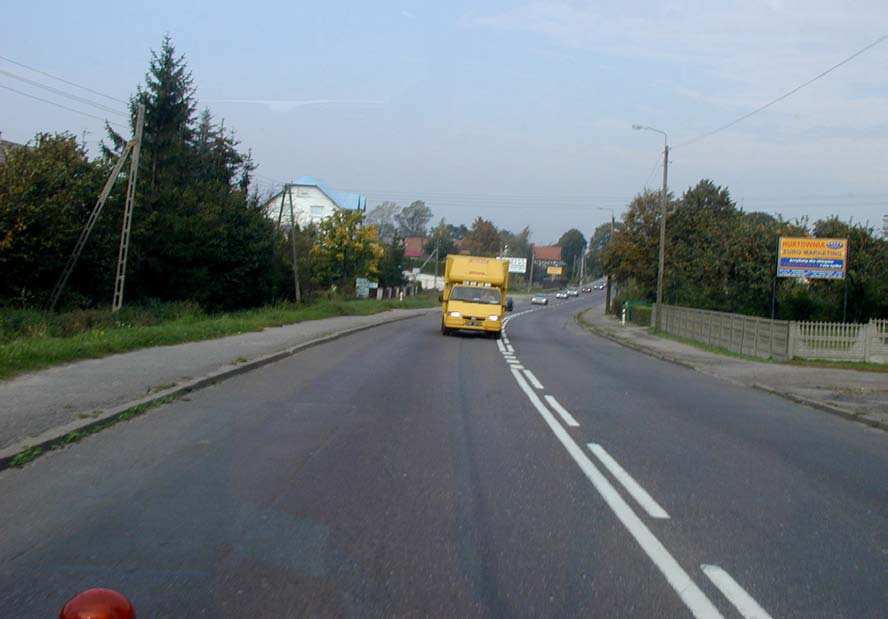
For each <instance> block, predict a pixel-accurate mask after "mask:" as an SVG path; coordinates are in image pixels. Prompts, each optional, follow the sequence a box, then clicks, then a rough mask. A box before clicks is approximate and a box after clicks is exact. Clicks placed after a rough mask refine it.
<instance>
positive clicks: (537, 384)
mask: <svg viewBox="0 0 888 619" xmlns="http://www.w3.org/2000/svg"><path fill="white" fill-rule="evenodd" d="M524 375H525V376H527V380H529V381H530V384H531V385H533V386H534V387H536V388H537V389H542V388H543V383H541V382H540V381H539V379H538V378H537V377H536V376H534V375H533V372H531V371H530V370H524Z"/></svg>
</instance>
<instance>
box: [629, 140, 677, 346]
mask: <svg viewBox="0 0 888 619" xmlns="http://www.w3.org/2000/svg"><path fill="white" fill-rule="evenodd" d="M632 128H633V129H635V130H636V131H654V132H656V133H660V134H662V135H663V193H662V195H661V196H660V258H659V263H658V265H657V312H656V314H655V316H654V328H656V329H658V330H659V329H660V314H662V312H661V311H660V307H661V306H662V303H663V270H664V267H665V262H666V200H667V198H666V191H667V189H666V188H667V178H668V174H669V135H668V134H667V133H666V132H665V131H661V130H659V129H655V128H654V127H648V126H647V125H632Z"/></svg>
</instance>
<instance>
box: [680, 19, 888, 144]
mask: <svg viewBox="0 0 888 619" xmlns="http://www.w3.org/2000/svg"><path fill="white" fill-rule="evenodd" d="M886 39H888V34H885V35H882V36H880V37H879V38H878V39H876V40H875V41H873V42H872V43H870V44H869V45H867V46H866V47H863V48H861V49H859V50H857V51H856V52H854V53H853V54H851V55H850V56H848V57H847V58H845V59H844V60H842V61H841V62H839V63H836V64H834V65H833V66H831V67H830V68H829V69H827V70H826V71H823V72H822V73H819V74H818V75H816V76H814V77H812V78H811V79H809V80H808V81H807V82H804V83H802V84H799V85H798V86H796V87H795V88H793V89H792V90H790V91H788V92H785V93H783V94H782V95H780V96H779V97H777V98H776V99H773V100H771V101H769V102H768V103H766V104H764V105H762V106H761V107H757V108H756V109H754V110H752V111H751V112H749V113H748V114H744V115H743V116H740V117H739V118H737V119H735V120H732V121H731V122H729V123H728V124H726V125H722V126H721V127H718V128H717V129H713V130H712V131H709V132H707V133H704V134H702V135H698V136H697V137H695V138H693V139H691V140H688V141H687V142H682V143H681V144H679V145H677V146H674V147H673V150H674V149H676V148H683V147H685V146H689V145H691V144H694V143H696V142H699V141H700V140H705V139H706V138H708V137H710V136H712V135H715V134H716V133H718V132H719V131H724V130H725V129H728V128H730V127H733V126H734V125H736V124H737V123H739V122H742V121H744V120H746V119H747V118H749V117H750V116H753V115H755V114H758V113H759V112H761V111H764V110H766V109H768V108H769V107H771V106H772V105H774V104H776V103H779V102H780V101H783V100H784V99H786V98H787V97H789V96H791V95H794V94H795V93H797V92H798V91H800V90H801V89H802V88H804V87H805V86H808V85H809V84H811V83H813V82H816V81H817V80H819V79H820V78H822V77H825V76H826V75H829V74H830V73H832V72H833V71H835V70H836V69H838V68H839V67H841V66H842V65H845V64H847V63H849V62H851V61H852V60H854V59H855V58H857V57H858V56H860V55H861V54H863V53H864V52H866V51H868V50H870V49H872V48H873V47H875V46H876V45H878V44H879V43H881V42H882V41H884V40H886Z"/></svg>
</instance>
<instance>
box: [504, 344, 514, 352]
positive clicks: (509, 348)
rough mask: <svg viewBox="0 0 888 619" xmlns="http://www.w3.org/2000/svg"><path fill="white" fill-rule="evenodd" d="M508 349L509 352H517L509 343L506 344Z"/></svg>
mask: <svg viewBox="0 0 888 619" xmlns="http://www.w3.org/2000/svg"><path fill="white" fill-rule="evenodd" d="M506 351H507V352H515V349H514V348H512V346H511V345H509V344H506Z"/></svg>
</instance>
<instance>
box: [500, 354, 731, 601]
mask: <svg viewBox="0 0 888 619" xmlns="http://www.w3.org/2000/svg"><path fill="white" fill-rule="evenodd" d="M512 376H514V377H515V381H516V382H517V383H518V386H519V387H520V388H521V390H522V391H523V392H524V395H526V396H527V399H529V400H530V403H531V404H533V406H534V408H536V410H537V412H538V413H539V414H540V415H541V416H542V418H543V421H545V422H546V424H547V425H548V426H549V428H550V429H551V430H552V432H553V433H554V434H555V438H557V439H558V440H559V441H560V442H561V444H562V445H563V446H564V448H565V449H566V450H567V453H568V454H570V456H571V458H573V460H574V462H576V463H577V465H578V466H579V467H580V470H582V471H583V473H585V475H586V477H587V478H588V479H589V481H591V482H592V485H593V486H595V489H596V490H598V494H600V495H601V498H603V499H604V501H605V503H607V505H608V507H610V508H611V510H612V511H613V512H614V514H616V516H617V518H618V519H619V520H620V522H621V523H622V524H623V526H624V527H626V529H627V530H628V531H629V533H630V534H631V535H632V537H634V538H635V541H636V542H638V545H639V546H641V549H642V550H643V551H644V553H645V554H646V555H647V556H648V558H650V560H651V561H653V563H654V565H656V566H657V569H659V570H660V573H662V574H663V576H665V577H666V581H667V582H668V583H669V584H670V585H671V586H672V588H673V589H674V590H675V592H676V593H677V594H678V597H680V598H681V600H682V601H683V602H684V603H685V605H686V606H687V607H688V609H689V610H690V611H691V613H693V615H694V616H695V617H698V618H705V619H709V618H715V617H721V616H722V614H721V613H720V612H718V609H717V608H716V607H715V606H714V605H713V604H712V602H710V601H709V598H707V597H706V595H705V594H704V593H703V591H701V590H700V588H699V587H698V586H697V585H696V584H695V583H694V581H693V580H691V577H690V576H688V574H687V572H685V571H684V569H682V567H681V566H680V565H679V564H678V562H677V561H676V560H675V559H674V558H673V557H672V555H671V554H669V551H668V550H666V547H665V546H663V544H662V543H661V542H660V540H658V539H657V538H656V537H655V536H654V534H653V533H651V530H650V529H648V528H647V526H646V525H645V524H644V522H642V521H641V518H639V517H638V516H637V515H636V514H635V512H634V511H632V508H631V507H629V504H628V503H626V501H625V500H623V497H621V496H620V493H619V492H617V489H616V488H614V487H613V485H611V483H610V482H609V481H608V480H607V478H606V477H605V476H604V475H603V474H602V473H601V471H599V470H598V469H597V468H596V466H595V465H594V464H593V463H592V460H590V459H589V457H588V456H587V455H586V454H585V453H584V452H583V450H582V449H581V448H580V446H579V445H577V444H576V443H575V442H574V440H573V439H572V438H571V437H570V435H569V434H568V433H567V430H565V429H564V428H563V427H561V424H560V423H558V421H557V420H556V419H555V417H553V416H552V413H550V412H549V409H547V408H546V406H545V405H544V404H543V403H542V401H541V400H540V399H539V397H537V394H536V392H534V390H533V389H531V387H530V385H528V384H527V381H526V380H524V377H523V376H522V375H521V372H519V371H518V370H515V369H513V370H512Z"/></svg>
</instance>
